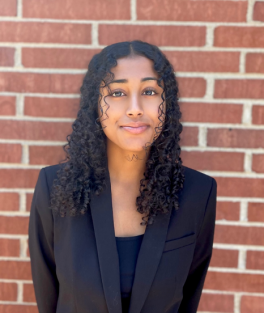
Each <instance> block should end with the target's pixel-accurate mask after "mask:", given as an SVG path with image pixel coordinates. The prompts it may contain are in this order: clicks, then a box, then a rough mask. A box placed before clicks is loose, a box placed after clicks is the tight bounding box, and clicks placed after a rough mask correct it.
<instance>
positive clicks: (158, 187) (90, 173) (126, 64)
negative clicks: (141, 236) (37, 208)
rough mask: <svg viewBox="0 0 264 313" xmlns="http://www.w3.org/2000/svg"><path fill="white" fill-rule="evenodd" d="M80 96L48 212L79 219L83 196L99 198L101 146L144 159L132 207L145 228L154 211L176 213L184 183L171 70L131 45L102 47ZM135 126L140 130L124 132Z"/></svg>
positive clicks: (157, 55) (151, 51)
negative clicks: (93, 194) (144, 219)
mask: <svg viewBox="0 0 264 313" xmlns="http://www.w3.org/2000/svg"><path fill="white" fill-rule="evenodd" d="M150 78H151V79H150ZM116 80H117V82H116ZM120 80H122V81H120ZM124 80H125V81H124ZM80 90H81V101H80V109H79V112H78V114H77V118H76V120H75V121H74V123H73V125H72V128H73V132H72V134H70V135H68V136H67V141H68V143H67V144H66V145H65V146H64V151H65V152H66V154H67V157H66V160H67V162H66V164H65V165H64V166H63V168H62V169H61V171H60V173H58V177H59V179H58V180H57V181H56V182H55V184H54V196H53V197H52V203H53V207H54V208H55V209H56V210H57V211H60V212H61V214H62V215H63V214H64V213H66V211H70V213H71V215H75V214H76V213H78V212H81V213H85V212H86V210H87V206H88V204H89V200H90V197H89V194H90V192H91V191H93V192H96V193H97V194H99V193H100V192H101V190H102V189H103V188H104V184H105V174H106V167H107V150H106V146H107V145H108V144H111V145H116V146H117V147H118V148H120V149H122V150H125V151H127V152H132V153H133V154H134V153H135V152H136V153H137V154H140V155H141V156H143V154H144V152H145V151H144V150H146V151H147V152H148V154H147V158H146V171H145V173H144V176H145V179H143V180H141V187H140V192H141V196H139V197H138V198H137V200H136V202H137V207H138V211H139V212H140V213H149V216H150V219H149V221H148V223H152V218H151V216H152V217H154V216H155V215H156V213H157V212H158V211H161V212H167V211H168V206H169V204H170V203H171V204H172V206H173V207H174V208H176V209H177V208H178V202H177V198H178V196H177V191H178V190H179V189H181V188H182V187H183V185H182V183H183V178H184V175H183V167H182V161H181V158H180V151H181V149H180V146H179V141H180V137H179V135H180V133H181V132H182V125H181V123H180V122H179V119H180V117H181V112H180V109H179V105H178V94H179V91H178V85H177V81H176V78H175V74H174V69H173V67H172V66H171V64H170V62H169V61H168V60H167V58H166V57H165V55H164V54H163V53H162V52H161V51H160V49H159V48H158V47H156V46H154V45H151V44H149V43H146V42H142V41H138V40H134V41H131V42H128V41H126V42H120V43H116V44H113V45H110V46H107V47H105V48H104V49H102V51H101V52H100V53H98V54H96V55H94V56H93V58H92V60H91V61H90V63H89V66H88V71H87V73H86V75H85V77H84V80H83V85H82V86H81V89H80ZM131 123H132V125H131ZM137 123H142V124H143V126H144V125H145V126H146V127H145V129H144V128H141V129H140V128H137V130H136V129H134V130H133V129H132V130H131V129H130V128H128V127H129V124H130V126H138V124H137ZM142 124H141V125H142ZM125 126H127V128H124V127H125ZM143 130H144V131H143ZM140 131H141V133H138V134H135V132H140ZM133 132H134V133H133ZM63 161H65V160H63ZM144 187H145V188H144ZM56 195H57V196H56ZM62 201H63V202H64V206H62V205H61V202H62Z"/></svg>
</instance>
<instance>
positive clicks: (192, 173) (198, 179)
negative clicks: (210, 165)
mask: <svg viewBox="0 0 264 313" xmlns="http://www.w3.org/2000/svg"><path fill="white" fill-rule="evenodd" d="M182 167H183V169H184V175H185V179H186V181H188V183H192V184H199V185H201V184H202V185H203V184H205V185H207V184H208V183H209V184H210V185H211V184H213V183H215V184H217V183H216V180H215V178H214V177H212V176H210V175H208V174H205V173H203V172H200V171H198V170H195V169H193V168H191V167H187V166H185V165H182Z"/></svg>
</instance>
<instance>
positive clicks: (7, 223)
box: [0, 215, 29, 235]
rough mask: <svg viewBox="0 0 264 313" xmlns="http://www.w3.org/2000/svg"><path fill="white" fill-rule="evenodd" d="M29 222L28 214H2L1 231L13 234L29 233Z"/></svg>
mask: <svg viewBox="0 0 264 313" xmlns="http://www.w3.org/2000/svg"><path fill="white" fill-rule="evenodd" d="M28 222H29V217H28V216H4V215H0V226H1V227H0V233H1V234H12V235H27V234H28Z"/></svg>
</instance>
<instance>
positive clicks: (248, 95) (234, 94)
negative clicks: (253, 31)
mask: <svg viewBox="0 0 264 313" xmlns="http://www.w3.org/2000/svg"><path fill="white" fill-rule="evenodd" d="M263 33H264V29H263ZM263 37H264V36H263ZM214 97H215V98H231V99H235V98H237V99H240V98H245V99H263V98H264V79H221V80H220V79H216V80H215V91H214Z"/></svg>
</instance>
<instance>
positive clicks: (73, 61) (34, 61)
mask: <svg viewBox="0 0 264 313" xmlns="http://www.w3.org/2000/svg"><path fill="white" fill-rule="evenodd" d="M100 51H101V50H100V49H60V48H22V64H23V66H24V67H37V68H78V69H79V68H81V69H87V68H88V64H89V62H90V60H91V59H92V57H93V55H94V54H96V53H99V52H100Z"/></svg>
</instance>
